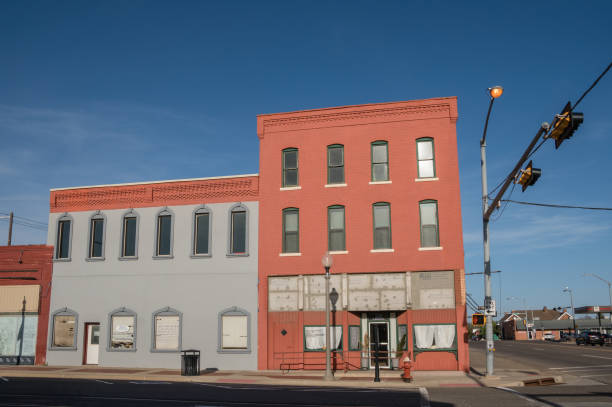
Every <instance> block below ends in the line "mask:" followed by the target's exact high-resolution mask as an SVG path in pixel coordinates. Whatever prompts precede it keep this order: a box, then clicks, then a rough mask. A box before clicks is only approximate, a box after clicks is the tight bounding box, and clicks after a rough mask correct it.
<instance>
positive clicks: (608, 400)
mask: <svg viewBox="0 0 612 407" xmlns="http://www.w3.org/2000/svg"><path fill="white" fill-rule="evenodd" d="M470 353H471V359H472V362H473V366H474V368H475V370H477V371H484V369H483V367H484V343H476V344H471V347H470ZM495 366H496V369H498V370H497V373H499V374H502V373H503V370H504V369H510V370H513V371H520V372H523V373H524V374H525V375H529V374H530V373H533V374H536V373H538V372H543V373H545V374H550V375H555V376H557V375H562V376H563V377H564V379H565V380H566V382H567V383H569V384H566V385H554V386H542V387H516V388H504V387H488V388H485V387H432V388H418V389H407V390H405V391H396V390H387V389H368V388H328V387H296V386H294V387H290V386H256V385H248V384H217V383H214V384H213V383H187V382H146V381H118V380H76V379H40V378H14V377H10V378H2V377H0V406H13V407H17V406H19V407H26V406H28V407H38V406H51V407H59V406H93V407H98V406H112V407H121V406H129V407H133V406H151V407H158V406H160V407H161V406H164V407H166V406H192V407H210V406H228V407H232V406H274V407H282V406H415V407H451V406H453V407H455V406H456V407H468V406H470V407H472V406H473V407H491V406H494V407H506V406H508V407H522V406H525V407H545V406H553V407H579V406H580V407H586V406H588V407H603V406H612V385H611V383H612V348H607V347H604V348H600V347H591V346H589V347H583V346H580V347H578V346H576V345H569V344H556V343H548V342H510V341H507V342H506V341H501V342H497V343H496V359H495Z"/></svg>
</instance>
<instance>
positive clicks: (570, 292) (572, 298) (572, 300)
mask: <svg viewBox="0 0 612 407" xmlns="http://www.w3.org/2000/svg"><path fill="white" fill-rule="evenodd" d="M563 292H564V293H569V295H570V301H571V302H570V303H571V305H572V321H573V325H574V333H576V313H575V312H574V294H573V293H572V290H571V289H570V288H569V287H565V288H564V289H563Z"/></svg>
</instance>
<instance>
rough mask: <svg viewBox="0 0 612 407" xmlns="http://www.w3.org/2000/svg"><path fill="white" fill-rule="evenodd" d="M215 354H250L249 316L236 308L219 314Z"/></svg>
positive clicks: (244, 311)
mask: <svg viewBox="0 0 612 407" xmlns="http://www.w3.org/2000/svg"><path fill="white" fill-rule="evenodd" d="M218 332H219V334H218V345H217V352H219V353H250V352H251V314H250V313H249V312H248V311H246V310H244V309H242V308H238V307H231V308H227V309H224V310H223V311H221V312H219V331H218Z"/></svg>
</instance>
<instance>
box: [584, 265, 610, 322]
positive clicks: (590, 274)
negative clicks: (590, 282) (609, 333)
mask: <svg viewBox="0 0 612 407" xmlns="http://www.w3.org/2000/svg"><path fill="white" fill-rule="evenodd" d="M583 276H591V277H595V278H598V279H600V280H601V281H603V282H604V283H606V284H608V294H609V295H610V320H612V283H611V282H610V281H608V280H606V279H605V278H602V277H600V276H598V275H597V274H593V273H584V274H583Z"/></svg>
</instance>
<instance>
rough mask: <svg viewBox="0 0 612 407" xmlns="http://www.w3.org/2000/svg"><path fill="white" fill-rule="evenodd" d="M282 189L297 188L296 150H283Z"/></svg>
mask: <svg viewBox="0 0 612 407" xmlns="http://www.w3.org/2000/svg"><path fill="white" fill-rule="evenodd" d="M282 155H283V187H297V186H298V185H299V183H298V182H299V179H298V149H297V148H286V149H284V150H283V154H282Z"/></svg>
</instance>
